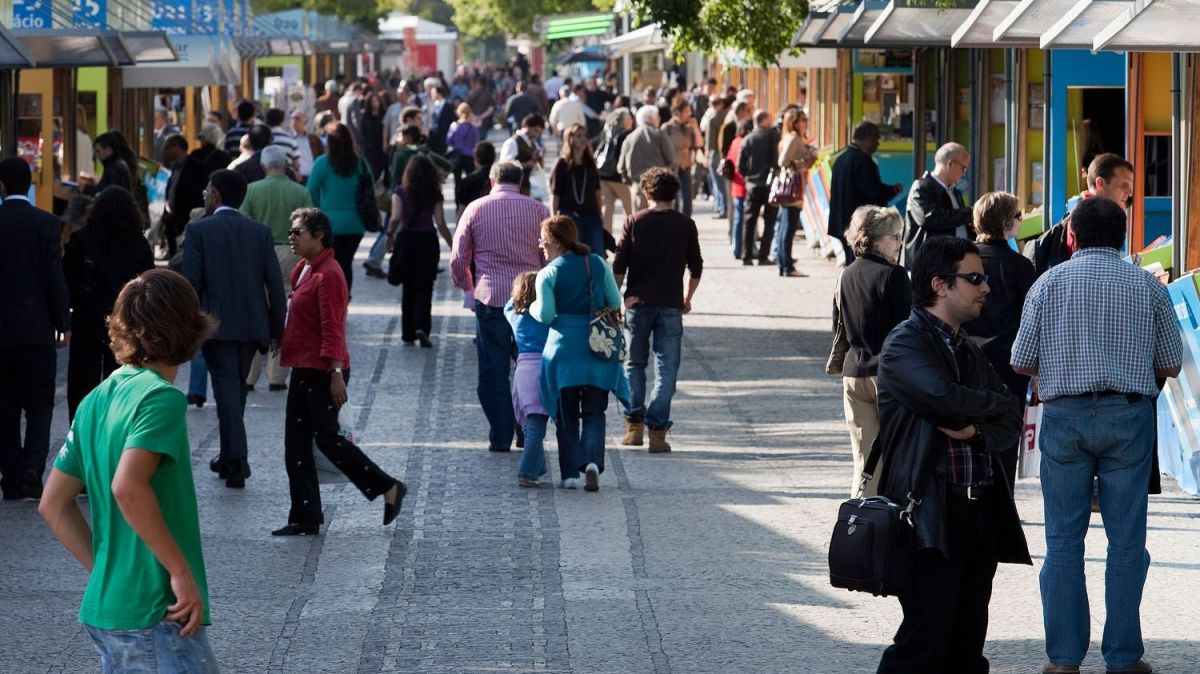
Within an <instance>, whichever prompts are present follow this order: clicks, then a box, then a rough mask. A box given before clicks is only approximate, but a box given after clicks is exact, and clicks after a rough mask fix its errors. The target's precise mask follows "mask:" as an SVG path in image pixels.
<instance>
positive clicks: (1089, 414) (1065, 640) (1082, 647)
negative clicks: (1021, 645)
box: [1040, 395, 1155, 669]
mask: <svg viewBox="0 0 1200 674" xmlns="http://www.w3.org/2000/svg"><path fill="white" fill-rule="evenodd" d="M1043 419H1044V420H1043V422H1042V434H1041V440H1040V442H1041V444H1042V465H1041V473H1042V475H1041V480H1042V499H1043V502H1044V503H1045V510H1046V563H1045V564H1044V565H1043V566H1042V572H1041V589H1042V619H1043V621H1044V623H1045V629H1046V655H1047V656H1048V657H1049V660H1050V662H1052V663H1054V664H1059V665H1078V664H1079V663H1080V662H1082V661H1083V658H1084V656H1085V655H1086V654H1087V650H1088V642H1089V640H1090V633H1089V629H1090V626H1091V617H1090V615H1089V613H1088V597H1087V588H1086V586H1085V584H1084V574H1083V550H1084V546H1083V538H1084V536H1085V535H1086V534H1087V531H1088V520H1089V519H1090V518H1091V502H1092V478H1093V476H1095V477H1097V478H1099V483H1100V513H1101V517H1102V518H1103V520H1104V532H1105V534H1106V535H1107V536H1108V561H1107V565H1106V567H1105V572H1104V605H1105V609H1106V615H1107V617H1106V619H1105V624H1104V637H1103V641H1102V642H1101V648H1100V650H1101V653H1102V654H1103V655H1104V661H1105V663H1107V665H1108V667H1109V668H1111V669H1124V668H1126V667H1129V666H1131V665H1133V664H1134V663H1136V662H1137V661H1138V660H1139V659H1141V657H1142V655H1143V654H1144V653H1145V648H1144V646H1143V644H1142V625H1141V615H1140V607H1141V603H1142V587H1143V586H1144V585H1145V582H1146V571H1147V570H1148V569H1149V567H1150V553H1149V552H1147V551H1146V500H1147V498H1146V493H1147V487H1148V486H1149V483H1150V463H1151V454H1150V453H1151V452H1152V451H1154V446H1153V438H1154V423H1155V418H1154V405H1153V403H1151V402H1150V401H1149V400H1145V399H1143V400H1142V401H1140V402H1136V403H1130V402H1128V401H1127V400H1126V399H1125V397H1124V396H1121V395H1105V396H1095V395H1093V396H1073V397H1070V398H1058V399H1056V400H1051V401H1049V402H1047V403H1045V407H1044V408H1043Z"/></svg>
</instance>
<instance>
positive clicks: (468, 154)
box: [446, 103, 479, 183]
mask: <svg viewBox="0 0 1200 674" xmlns="http://www.w3.org/2000/svg"><path fill="white" fill-rule="evenodd" d="M455 113H457V114H458V121H456V122H454V123H452V124H451V125H450V130H449V131H447V132H446V147H448V148H449V149H450V154H451V157H450V158H451V159H452V160H453V161H454V182H456V183H457V182H458V181H460V180H462V179H463V176H465V175H468V174H469V173H471V172H472V171H474V170H475V146H476V145H478V144H479V127H477V126H475V125H474V124H472V123H471V106H469V105H467V104H466V103H459V104H458V107H457V108H455Z"/></svg>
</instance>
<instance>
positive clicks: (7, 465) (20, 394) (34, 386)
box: [0, 344, 58, 494]
mask: <svg viewBox="0 0 1200 674" xmlns="http://www.w3.org/2000/svg"><path fill="white" fill-rule="evenodd" d="M57 368H58V360H57V356H56V355H55V349H54V345H52V344H47V345H44V346H43V345H38V346H7V347H0V489H2V490H3V491H4V492H5V493H6V494H21V493H23V492H24V493H29V492H30V491H32V492H34V493H36V492H40V490H41V485H42V473H44V472H45V471H46V456H47V455H48V454H49V453H50V420H51V418H52V417H53V415H54V376H55V372H56V370H57ZM22 414H24V415H25V440H24V442H22V441H21V415H22Z"/></svg>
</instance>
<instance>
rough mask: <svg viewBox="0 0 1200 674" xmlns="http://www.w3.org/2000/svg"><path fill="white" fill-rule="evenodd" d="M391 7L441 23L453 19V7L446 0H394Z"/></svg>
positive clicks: (449, 22) (448, 22)
mask: <svg viewBox="0 0 1200 674" xmlns="http://www.w3.org/2000/svg"><path fill="white" fill-rule="evenodd" d="M392 9H394V10H395V11H398V12H404V13H405V14H413V15H415V16H419V17H421V18H422V19H425V20H427V21H433V22H434V23H440V24H443V25H448V24H451V23H452V22H453V20H454V7H453V6H452V5H451V4H450V3H448V2H446V0H395V2H394V3H393V6H392Z"/></svg>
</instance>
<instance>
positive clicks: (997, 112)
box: [988, 74, 1008, 124]
mask: <svg viewBox="0 0 1200 674" xmlns="http://www.w3.org/2000/svg"><path fill="white" fill-rule="evenodd" d="M988 93H989V98H988V100H989V101H990V103H991V105H989V106H988V109H989V110H990V111H991V112H990V115H989V116H990V117H991V120H992V124H1003V123H1004V111H1005V108H1006V107H1007V106H1008V96H1006V95H1005V94H1006V93H1007V87H1005V86H1004V75H1003V74H995V75H992V86H991V88H990V89H989V90H988Z"/></svg>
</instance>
